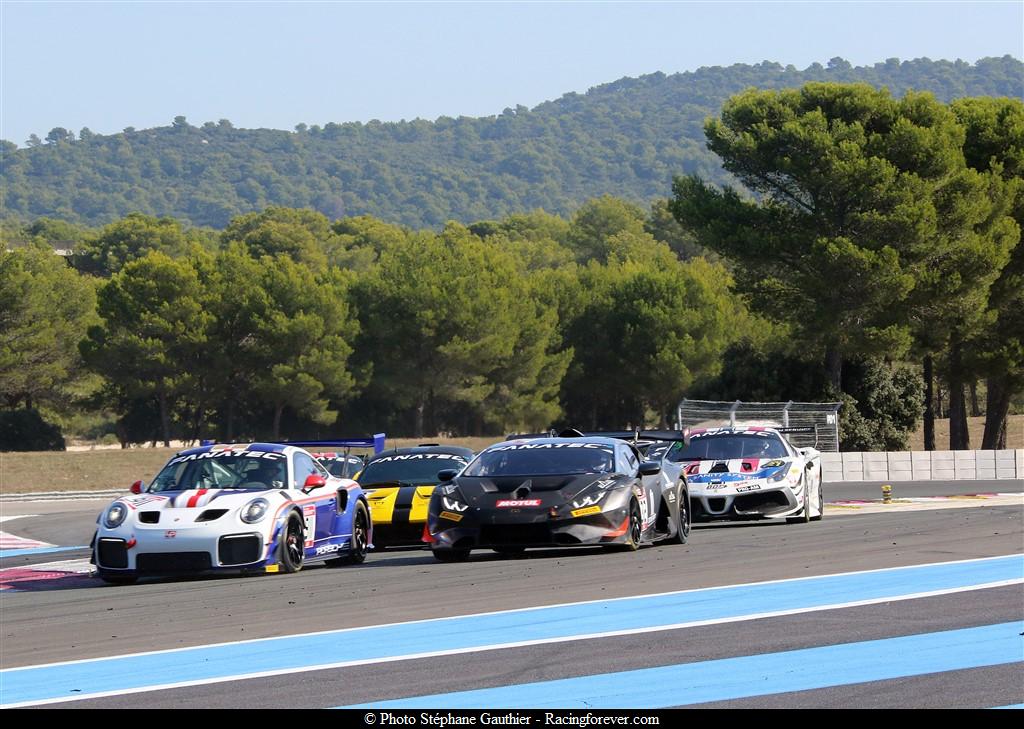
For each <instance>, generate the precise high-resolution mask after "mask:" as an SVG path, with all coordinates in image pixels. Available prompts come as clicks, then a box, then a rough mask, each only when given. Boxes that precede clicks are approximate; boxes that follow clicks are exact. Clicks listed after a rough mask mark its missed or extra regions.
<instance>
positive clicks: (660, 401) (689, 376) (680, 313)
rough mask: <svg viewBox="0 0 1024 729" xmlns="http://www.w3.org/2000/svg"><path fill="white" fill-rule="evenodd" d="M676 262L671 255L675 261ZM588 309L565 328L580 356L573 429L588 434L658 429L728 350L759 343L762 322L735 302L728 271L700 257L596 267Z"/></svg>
mask: <svg viewBox="0 0 1024 729" xmlns="http://www.w3.org/2000/svg"><path fill="white" fill-rule="evenodd" d="M668 255H669V256H670V257H671V254H668ZM580 278H581V288H582V289H583V290H584V291H587V292H588V296H587V299H586V303H585V304H584V305H583V307H582V308H581V310H580V311H579V312H578V313H577V315H576V316H575V317H574V318H573V320H572V321H570V322H569V323H568V324H567V331H566V335H565V338H566V343H567V344H569V345H571V346H572V347H573V350H574V351H575V357H574V359H573V362H572V365H571V367H570V370H569V374H568V375H567V377H566V383H565V387H564V393H565V394H564V398H565V402H566V410H567V413H568V415H569V416H570V422H573V423H580V424H583V425H585V426H587V427H589V428H597V427H622V426H626V425H631V426H642V425H643V424H644V423H645V421H646V420H647V418H648V412H653V413H654V415H655V417H657V418H658V419H659V421H660V424H662V425H663V424H665V422H666V420H667V418H666V416H667V414H668V413H669V411H670V410H671V409H672V407H674V406H675V404H676V403H677V402H678V401H679V400H680V399H681V398H682V397H683V395H684V394H685V393H686V392H687V391H688V389H689V388H690V387H691V386H692V385H693V384H694V382H696V381H697V380H699V379H702V378H706V377H709V376H711V375H714V374H716V373H717V372H718V369H719V367H720V361H721V352H722V351H723V350H724V349H725V348H726V347H727V346H728V345H729V344H730V343H731V342H733V341H736V340H738V339H740V338H742V337H744V336H747V337H749V336H752V335H753V333H754V330H755V328H756V326H757V324H756V322H755V321H754V320H753V319H752V318H751V317H750V316H749V314H748V313H747V312H746V309H745V307H744V306H743V304H742V302H741V301H740V300H739V299H738V298H736V297H735V296H733V295H732V294H730V292H729V290H728V284H729V283H730V276H729V273H728V272H727V271H726V270H725V269H724V268H722V267H721V266H720V265H717V264H711V263H708V262H707V261H706V260H704V259H702V258H697V259H694V260H693V261H690V262H688V263H680V262H679V261H676V260H675V259H674V257H671V260H670V262H669V263H665V262H664V261H648V262H624V263H613V264H612V265H609V266H607V267H603V266H598V265H597V264H595V263H591V264H590V265H589V266H588V267H587V269H586V270H585V271H584V272H582V273H581V276H580Z"/></svg>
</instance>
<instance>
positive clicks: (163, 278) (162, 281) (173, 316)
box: [81, 251, 212, 445]
mask: <svg viewBox="0 0 1024 729" xmlns="http://www.w3.org/2000/svg"><path fill="white" fill-rule="evenodd" d="M98 311H99V315H100V318H101V323H100V324H98V325H95V326H92V327H90V328H89V332H88V337H87V338H86V339H85V340H84V341H83V342H82V345H81V351H82V355H83V356H84V357H85V361H86V363H87V364H88V365H89V366H90V367H91V368H92V369H93V370H94V371H95V372H97V373H99V374H101V375H103V377H104V378H105V379H106V382H107V385H106V393H107V397H108V401H109V402H111V403H112V404H113V405H114V406H115V407H117V408H119V409H120V410H121V411H122V414H123V413H124V412H126V411H127V409H128V406H129V405H130V404H131V403H134V402H138V401H140V400H141V401H147V400H148V401H151V402H154V403H155V404H156V406H157V408H158V410H159V415H160V436H161V438H162V440H163V441H164V444H165V445H170V440H171V437H172V414H173V411H174V409H175V408H176V407H177V406H178V405H179V399H180V398H181V397H182V396H183V395H185V394H187V388H186V387H185V383H187V382H188V381H189V379H190V373H191V372H192V369H193V367H195V366H196V365H198V364H199V363H200V362H201V361H202V358H203V354H204V352H205V350H206V346H207V341H208V332H209V327H210V323H211V320H212V315H211V314H210V313H209V312H208V311H207V310H206V306H205V294H204V290H203V287H202V286H201V285H200V281H199V276H198V273H197V271H196V268H195V266H194V265H192V263H191V262H190V261H189V260H187V259H177V260H175V259H172V258H170V257H168V256H167V255H166V254H164V253H161V252H159V251H152V252H150V253H148V254H146V255H145V256H143V257H142V258H139V259H137V260H135V261H132V262H130V263H127V264H126V265H125V266H124V267H123V268H122V269H121V270H120V271H119V272H118V273H116V274H114V276H113V277H112V278H111V279H110V280H109V281H107V282H106V283H105V284H104V285H103V286H101V287H100V290H99V306H98Z"/></svg>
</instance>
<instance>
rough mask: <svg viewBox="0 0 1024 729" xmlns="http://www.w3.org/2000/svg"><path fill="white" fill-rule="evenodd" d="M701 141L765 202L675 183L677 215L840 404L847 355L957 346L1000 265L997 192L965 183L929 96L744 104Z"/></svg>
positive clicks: (785, 98) (950, 130)
mask: <svg viewBox="0 0 1024 729" xmlns="http://www.w3.org/2000/svg"><path fill="white" fill-rule="evenodd" d="M706 133H707V137H708V146H709V148H710V149H712V150H713V151H714V152H716V153H717V154H719V155H720V156H721V157H722V159H723V162H724V166H725V168H726V169H727V170H729V171H730V172H732V173H733V174H735V175H736V177H737V178H738V179H740V180H741V181H742V182H743V183H744V184H745V185H746V186H747V188H749V190H751V191H753V192H754V193H756V194H757V195H758V196H759V197H758V198H757V199H756V200H755V199H752V198H746V197H743V196H741V195H740V194H739V193H737V192H736V191H734V190H731V189H726V190H717V189H714V188H712V187H711V186H709V185H707V184H705V183H703V182H702V181H701V180H700V179H698V178H696V177H688V178H679V179H677V180H676V182H675V186H674V190H675V199H674V200H673V202H672V211H673V214H674V215H675V216H676V217H677V219H678V220H679V221H680V222H681V223H682V224H683V226H684V227H685V228H687V229H689V230H692V231H694V232H696V233H697V235H698V239H699V240H700V242H701V243H702V244H704V245H707V246H708V247H710V248H712V249H713V250H716V251H718V252H719V253H722V254H724V255H726V256H728V257H730V258H732V259H733V260H735V261H737V262H738V264H739V269H738V271H737V279H738V283H739V286H740V289H741V290H742V291H744V292H745V293H747V294H749V295H750V297H751V301H752V304H753V305H754V307H755V308H757V309H758V310H760V311H763V312H765V313H767V314H768V315H769V316H771V317H773V318H775V319H777V320H779V321H785V322H788V323H789V324H790V325H791V326H792V327H793V329H794V332H795V334H796V335H797V336H798V337H799V338H801V339H802V340H803V341H806V342H807V343H808V344H809V345H810V346H811V347H812V349H815V350H817V351H819V352H821V351H823V352H824V357H825V364H826V367H827V370H828V372H829V378H830V381H831V383H832V385H833V387H834V388H835V389H836V390H837V391H838V390H839V389H840V388H841V387H842V382H843V379H842V365H843V361H844V359H847V358H849V357H851V356H859V357H867V356H873V355H884V356H887V357H893V356H898V355H899V354H900V353H902V352H904V351H905V350H906V349H907V348H908V346H909V344H910V342H911V334H912V333H918V334H922V333H924V332H926V331H927V332H929V333H930V334H931V335H932V336H933V337H934V340H933V341H930V342H927V343H926V344H925V345H924V346H925V348H927V349H931V350H934V349H936V348H938V347H941V346H943V345H944V344H945V343H946V342H949V341H955V340H956V335H955V330H956V327H955V322H956V320H957V317H958V316H960V317H962V316H963V312H965V311H967V310H970V308H971V306H972V304H971V303H970V302H971V298H972V297H973V296H975V295H976V293H977V292H978V291H979V290H984V289H985V288H986V287H987V285H988V283H989V282H990V280H991V279H990V278H989V279H988V280H987V281H986V276H988V275H989V272H990V271H991V266H993V265H996V266H1001V263H1000V261H1003V260H1005V255H1006V249H1007V247H1008V245H1009V240H1010V238H1009V237H1008V236H1009V235H1010V234H1011V231H1010V230H1009V227H1008V226H1007V224H1006V220H1005V216H1004V215H1003V214H1002V212H1001V211H1002V207H1003V205H1004V198H1003V193H1002V191H1001V189H1000V187H999V184H998V182H997V181H995V180H994V178H993V177H992V176H991V175H982V174H979V173H976V172H974V171H973V170H969V169H967V168H966V165H965V163H964V158H963V154H962V151H961V147H962V144H963V130H962V128H961V127H960V125H959V124H958V123H957V120H956V118H955V117H954V116H953V114H952V113H951V112H950V110H949V109H948V107H946V106H945V105H943V104H941V103H939V102H937V101H936V100H935V99H934V98H933V97H932V96H931V95H929V94H915V93H908V94H907V95H906V96H905V97H904V98H902V99H899V100H896V99H893V98H892V97H891V96H890V95H889V93H888V92H886V91H884V90H883V91H877V90H875V89H872V88H870V87H868V86H866V85H863V84H854V85H841V84H822V83H813V84H807V85H806V86H804V87H803V88H802V89H800V90H792V91H780V92H775V91H765V92H761V91H748V92H745V93H743V94H740V95H739V96H736V97H734V98H733V99H731V100H730V101H729V102H728V103H727V104H726V105H725V107H724V109H723V112H722V117H721V118H720V119H716V120H712V121H710V122H709V123H708V124H707V125H706ZM958 269H959V270H958ZM940 272H941V273H940ZM947 274H948V275H947ZM925 321H927V322H930V326H925V325H924V324H923V322H925ZM940 323H941V324H942V326H941V327H940V326H939V324H940ZM951 351H953V352H954V354H955V348H951ZM957 367H959V365H958V364H952V363H951V364H950V365H949V367H948V369H949V371H955V370H956V369H957Z"/></svg>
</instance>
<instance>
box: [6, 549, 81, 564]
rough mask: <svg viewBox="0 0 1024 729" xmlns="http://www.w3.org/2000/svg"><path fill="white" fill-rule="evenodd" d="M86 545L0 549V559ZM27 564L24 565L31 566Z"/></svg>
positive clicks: (66, 550) (67, 550)
mask: <svg viewBox="0 0 1024 729" xmlns="http://www.w3.org/2000/svg"><path fill="white" fill-rule="evenodd" d="M88 548H89V547H87V546H86V545H84V544H83V545H82V546H81V547H31V548H28V549H0V559H3V558H4V557H22V556H24V555H26V554H49V553H50V552H70V551H72V550H75V549H88ZM31 566H32V565H30V564H28V565H25V567H31Z"/></svg>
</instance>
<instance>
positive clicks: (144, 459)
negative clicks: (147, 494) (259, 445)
mask: <svg viewBox="0 0 1024 729" xmlns="http://www.w3.org/2000/svg"><path fill="white" fill-rule="evenodd" d="M984 426H985V422H984V418H971V419H970V428H971V445H973V446H974V447H978V446H980V445H981V435H982V431H983V429H984ZM935 432H936V444H937V445H938V446H939V448H940V449H941V448H945V447H946V446H947V444H948V443H949V421H948V420H937V421H935ZM498 440H500V438H419V439H417V438H397V439H389V440H388V443H387V445H388V447H389V448H391V447H395V446H410V445H417V444H419V443H424V442H432V443H442V444H451V445H461V446H466V447H467V448H472V449H473V450H477V451H478V450H480V449H482V448H484V447H485V446H488V445H490V444H491V443H494V442H496V441H498ZM1007 446H1008V447H1009V448H1024V415H1011V416H1010V421H1009V424H1008V432H1007ZM910 448H911V450H917V451H920V450H924V435H923V433H922V432H921V431H920V430H919V431H918V432H916V433H914V434H913V435H911V437H910ZM177 450H178V449H175V448H130V449H127V450H122V449H120V448H114V449H105V450H94V451H75V452H59V451H44V452H38V453H0V494H12V493H38V492H43V491H102V490H106V489H122V488H123V489H125V490H127V489H128V486H130V485H131V483H132V482H134V481H137V480H139V479H143V480H145V481H148V480H150V479H151V478H153V476H155V475H156V473H157V471H158V470H159V469H160V467H161V466H162V465H163V464H164V463H165V462H166V461H167V459H168V458H170V457H171V455H173V454H174V453H175V452H176V451H177Z"/></svg>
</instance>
